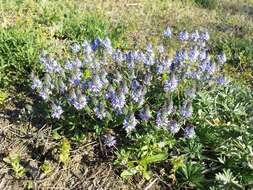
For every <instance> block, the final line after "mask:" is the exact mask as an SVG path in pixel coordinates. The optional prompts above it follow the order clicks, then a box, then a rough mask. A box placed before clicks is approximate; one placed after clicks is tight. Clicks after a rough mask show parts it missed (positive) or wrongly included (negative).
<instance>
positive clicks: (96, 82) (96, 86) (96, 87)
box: [89, 75, 103, 92]
mask: <svg viewBox="0 0 253 190" xmlns="http://www.w3.org/2000/svg"><path fill="white" fill-rule="evenodd" d="M102 87H103V82H102V81H101V80H100V78H99V77H98V76H97V75H96V76H94V77H93V79H92V81H90V83H89V90H90V91H91V92H100V90H101V89H102Z"/></svg>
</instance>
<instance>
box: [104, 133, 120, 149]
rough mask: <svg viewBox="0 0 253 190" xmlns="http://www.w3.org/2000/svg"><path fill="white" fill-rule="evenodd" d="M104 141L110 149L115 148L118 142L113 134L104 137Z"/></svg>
mask: <svg viewBox="0 0 253 190" xmlns="http://www.w3.org/2000/svg"><path fill="white" fill-rule="evenodd" d="M103 141H104V143H105V145H106V146H108V147H110V148H111V147H113V146H115V145H116V143H117V141H116V137H115V136H113V135H111V134H106V135H104V136H103Z"/></svg>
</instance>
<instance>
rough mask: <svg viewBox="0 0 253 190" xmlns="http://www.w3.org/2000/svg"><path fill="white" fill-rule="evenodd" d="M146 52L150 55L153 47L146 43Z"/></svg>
mask: <svg viewBox="0 0 253 190" xmlns="http://www.w3.org/2000/svg"><path fill="white" fill-rule="evenodd" d="M146 51H147V52H148V53H152V52H153V45H152V44H151V43H148V45H147V47H146Z"/></svg>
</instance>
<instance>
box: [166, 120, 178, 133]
mask: <svg viewBox="0 0 253 190" xmlns="http://www.w3.org/2000/svg"><path fill="white" fill-rule="evenodd" d="M168 129H169V131H170V132H171V133H173V134H176V133H178V132H179V130H180V127H179V125H178V123H177V121H176V120H171V121H169V122H168Z"/></svg>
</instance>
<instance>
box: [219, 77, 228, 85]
mask: <svg viewBox="0 0 253 190" xmlns="http://www.w3.org/2000/svg"><path fill="white" fill-rule="evenodd" d="M216 82H217V84H219V85H224V84H226V83H227V81H226V79H225V77H224V76H219V77H217V78H216Z"/></svg>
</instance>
